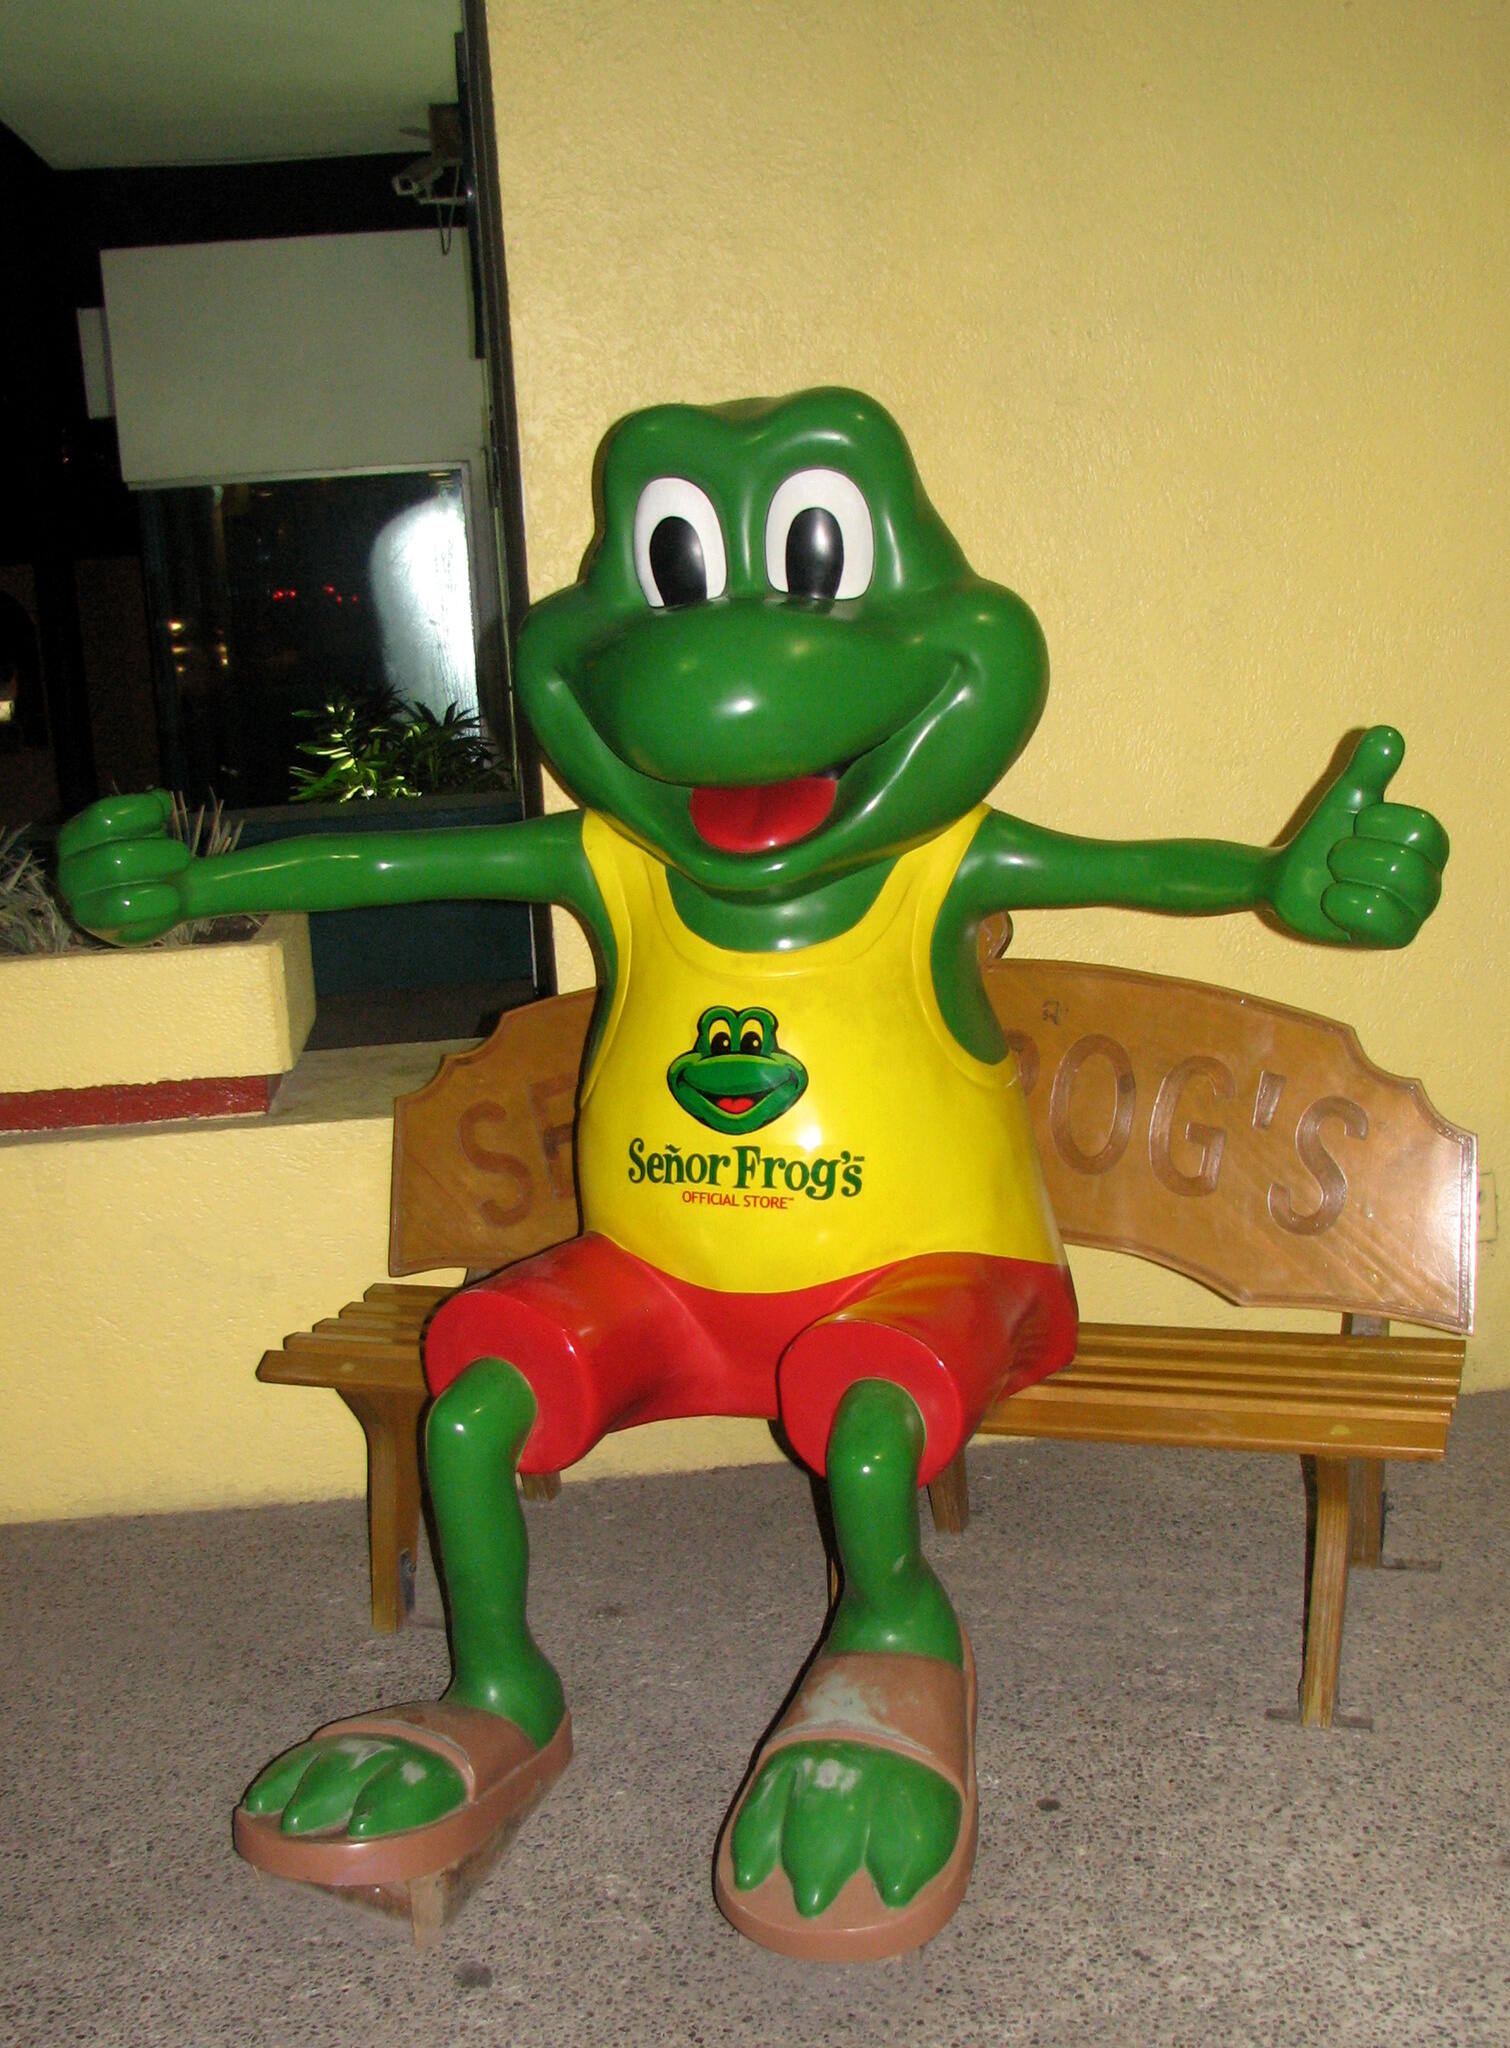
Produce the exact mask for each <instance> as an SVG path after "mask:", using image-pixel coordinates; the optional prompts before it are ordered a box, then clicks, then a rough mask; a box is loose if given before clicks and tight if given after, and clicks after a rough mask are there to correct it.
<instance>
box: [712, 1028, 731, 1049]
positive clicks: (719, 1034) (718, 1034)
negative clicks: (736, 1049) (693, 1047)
mask: <svg viewBox="0 0 1510 2048" xmlns="http://www.w3.org/2000/svg"><path fill="white" fill-rule="evenodd" d="M729 1042H730V1041H729V1034H728V1032H727V1031H715V1032H714V1034H713V1036H712V1037H711V1038H710V1039H709V1040H708V1050H709V1052H727V1051H728V1050H729Z"/></svg>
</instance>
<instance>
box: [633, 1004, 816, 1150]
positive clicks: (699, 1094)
mask: <svg viewBox="0 0 1510 2048" xmlns="http://www.w3.org/2000/svg"><path fill="white" fill-rule="evenodd" d="M666 1086H667V1087H668V1088H669V1089H670V1090H671V1093H672V1094H673V1095H674V1096H675V1097H676V1099H677V1101H678V1102H679V1103H680V1104H681V1106H682V1108H683V1109H685V1110H686V1111H687V1112H688V1114H689V1115H691V1116H695V1117H696V1118H697V1120H698V1122H699V1123H700V1124H706V1125H707V1126H708V1128H709V1129H710V1130H713V1131H729V1132H731V1133H733V1134H735V1135H740V1136H742V1135H743V1134H744V1133H745V1132H746V1131H759V1130H763V1129H764V1128H765V1126H766V1125H767V1124H770V1123H774V1122H775V1121H776V1119H777V1117H779V1116H780V1115H781V1114H782V1113H783V1112H784V1111H785V1110H788V1109H790V1108H791V1106H792V1104H793V1103H794V1102H795V1101H796V1100H797V1098H798V1096H799V1095H801V1093H802V1091H803V1089H804V1088H806V1086H807V1068H806V1067H805V1066H804V1065H803V1064H802V1062H801V1060H799V1059H797V1058H795V1057H794V1056H793V1055H792V1054H791V1053H789V1052H783V1050H782V1049H781V1047H780V1046H779V1045H778V1044H777V1043H776V1019H775V1017H774V1016H773V1015H772V1014H771V1012H770V1011H769V1010H733V1009H730V1008H728V1006H727V1005H725V1004H723V1003H715V1004H713V1006H712V1007H711V1008H710V1009H706V1010H704V1011H703V1014H702V1015H701V1016H700V1017H699V1018H698V1020H697V1043H696V1044H695V1045H694V1046H693V1048H692V1050H691V1051H690V1052H684V1053H678V1055H677V1056H676V1058H675V1059H674V1060H673V1061H672V1062H671V1065H670V1066H669V1067H668V1068H667V1069H666Z"/></svg>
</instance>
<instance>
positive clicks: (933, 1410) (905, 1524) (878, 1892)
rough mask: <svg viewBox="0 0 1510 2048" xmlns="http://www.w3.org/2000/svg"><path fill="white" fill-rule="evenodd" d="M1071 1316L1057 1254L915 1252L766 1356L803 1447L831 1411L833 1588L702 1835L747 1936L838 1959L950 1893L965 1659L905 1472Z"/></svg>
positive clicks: (936, 1451) (969, 1753)
mask: <svg viewBox="0 0 1510 2048" xmlns="http://www.w3.org/2000/svg"><path fill="white" fill-rule="evenodd" d="M1074 1328H1075V1324H1074V1309H1073V1295H1072V1293H1071V1292H1070V1289H1069V1285H1068V1276H1067V1275H1066V1274H1064V1273H1063V1270H1062V1269H1061V1268H1057V1267H1053V1266H1044V1267H1038V1268H1033V1267H1025V1266H1024V1265H1023V1263H1022V1262H1017V1261H1010V1260H996V1259H983V1258H963V1257H961V1258H942V1257H929V1258H922V1259H916V1260H910V1261H907V1262H905V1264H904V1265H902V1266H900V1267H896V1268H892V1269H891V1270H890V1271H889V1272H888V1273H885V1274H882V1275H879V1276H877V1277H876V1279H875V1281H874V1282H872V1283H871V1284H870V1286H868V1287H867V1288H866V1289H864V1290H863V1291H862V1292H861V1293H860V1294H859V1295H857V1296H855V1297H853V1298H852V1299H851V1300H850V1301H849V1303H848V1304H847V1305H846V1306H845V1307H844V1308H842V1309H840V1310H839V1311H837V1312H836V1313H835V1314H833V1315H831V1316H828V1317H825V1318H824V1319H823V1320H822V1321H821V1322H819V1323H817V1324H814V1325H813V1326H812V1327H811V1328H809V1329H808V1330H806V1331H804V1332H803V1334H802V1335H801V1336H800V1337H799V1338H798V1339H797V1340H796V1341H795V1343H793V1344H792V1346H791V1347H790V1349H789V1350H788V1351H787V1353H786V1355H785V1357H784V1358H783V1360H782V1365H781V1376H780V1386H781V1403H782V1416H783V1420H784V1421H786V1423H787V1427H788V1433H789V1435H790V1436H791V1438H792V1440H793V1442H794V1444H796V1446H797V1448H798V1450H799V1451H801V1452H802V1454H803V1455H804V1456H805V1457H807V1458H808V1460H809V1462H810V1463H814V1464H816V1463H818V1462H819V1459H818V1458H817V1457H815V1456H814V1455H813V1451H812V1445H813V1444H814V1442H815V1441H821V1440H819V1439H817V1434H816V1433H817V1430H818V1429H819V1427H820V1426H821V1422H822V1418H823V1416H824V1414H825V1412H826V1413H827V1414H828V1415H830V1416H831V1417H832V1425H831V1428H830V1429H829V1430H828V1432H827V1435H826V1442H824V1443H823V1451H822V1456H823V1460H824V1462H825V1464H826V1469H827V1475H828V1482H829V1489H830V1495H831V1499H832V1503H833V1512H834V1525H835V1534H836V1537H837V1540H838V1546H839V1557H840V1563H841V1566H842V1569H843V1591H842V1594H841V1597H840V1601H839V1605H838V1608H837V1610H836V1612H835V1614H834V1618H833V1624H832V1626H831V1628H830V1631H829V1634H828V1637H827V1640H826V1641H825V1642H824V1644H823V1646H822V1649H821V1651H820V1653H819V1655H818V1656H817V1658H816V1659H815V1660H814V1662H813V1663H812V1665H811V1666H810V1667H809V1669H808V1671H807V1673H806V1675H805V1677H804V1679H803V1682H802V1684H801V1686H800V1687H799V1689H798V1691H797V1694H796V1697H795V1699H794V1701H793V1703H792V1705H791V1707H790V1708H789V1709H788V1711H787V1713H786V1715H785V1716H784V1717H783V1719H782V1721H781V1722H780V1724H779V1725H778V1726H777V1728H776V1729H775V1730H774V1731H773V1732H772V1734H771V1735H770V1736H769V1737H768V1738H767V1740H766V1742H765V1744H764V1745H763V1747H762V1750H761V1752H760V1754H759V1756H758V1758H757V1761H756V1764H755V1767H754V1770H753V1772H752V1774H751V1777H750V1780H749V1782H748V1784H747V1786H746V1788H745V1791H744V1793H743V1795H742V1797H741V1799H740V1801H739V1802H738V1803H737V1805H736V1808H735V1812H734V1814H733V1816H732V1819H731V1823H730V1825H729V1827H728V1828H727V1829H726V1831H725V1835H724V1838H723V1841H722V1843H721V1844H720V1849H719V1859H718V1877H717V1891H718V1897H719V1903H720V1904H721V1906H722V1907H723V1909H724V1911H725V1912H726V1913H727V1914H728V1916H729V1918H730V1919H731V1920H733V1922H734V1923H735V1925H736V1926H738V1927H739V1928H740V1929H741V1930H742V1931H743V1932H745V1933H747V1934H749V1935H751V1936H752V1937H753V1939H755V1940H756V1941H759V1942H762V1943H764V1944H765V1945H766V1946H768V1947H772V1948H776V1949H779V1950H781V1951H783V1952H784V1953H786V1954H790V1955H802V1956H810V1957H815V1958H819V1959H826V1960H836V1961H837V1960H845V1959H857V1960H858V1959H862V1958H869V1957H874V1956H881V1955H893V1954H898V1953H900V1952H902V1951H903V1950H905V1949H909V1948H914V1947H916V1946H918V1945H919V1944H920V1943H922V1942H924V1941H927V1940H928V1939H929V1938H930V1937H931V1936H932V1935H933V1934H935V1933H936V1932H937V1931H938V1929H939V1928H940V1927H942V1926H943V1925H944V1923H945V1921H946V1920H947V1919H948V1918H949V1916H950V1914H951V1913H952V1912H953V1911H954V1908H955V1906H956V1905H957V1904H958V1903H959V1900H960V1898H961V1897H962V1896H963V1894H964V1890H965V1886H966V1884H967V1883H968V1881H969V1874H970V1867H971V1863H972V1861H973V1858H974V1851H975V1824H976V1806H975V1768H974V1716H975V1675H974V1666H973V1661H972V1658H971V1654H970V1646H969V1643H968V1641H967V1640H966V1638H965V1636H964V1633H963V1631H962V1629H961V1628H960V1625H959V1623H958V1621H957V1619H956V1617H955V1615H954V1611H953V1609H952V1607H951V1606H950V1604H949V1600H948V1597H947V1595H946V1594H945V1592H944V1589H943V1587H942V1585H941V1584H940V1583H939V1580H938V1578H937V1576H936V1575H935V1574H934V1572H933V1570H932V1569H931V1567H930V1566H929V1565H928V1563H927V1561H926V1560H925V1559H924V1557H923V1555H922V1550H921V1544H920V1534H919V1521H918V1489H919V1485H920V1483H924V1482H926V1481H927V1479H928V1478H930V1477H931V1476H932V1475H933V1473H935V1472H936V1471H938V1470H940V1469H942V1467H943V1465H945V1464H946V1463H947V1462H948V1460H949V1459H950V1458H951V1457H952V1456H953V1455H954V1453H955V1451H956V1450H957V1449H958V1448H959V1445H960V1444H961V1443H962V1442H963V1441H965V1439H966V1437H968V1435H969V1434H970V1433H971V1431H972V1430H973V1429H974V1426H975V1423H976V1422H977V1421H978V1420H979V1417H980V1414H981V1412H982V1411H983V1409H984V1407H985V1405H986V1404H987V1403H988V1402H989V1401H990V1400H991V1399H992V1398H994V1396H995V1394H996V1392H998V1391H999V1390H1000V1389H1001V1388H1002V1387H1003V1386H1012V1385H1020V1384H1025V1383H1026V1381H1027V1380H1028V1379H1030V1378H1033V1377H1037V1376H1039V1375H1041V1374H1042V1373H1043V1372H1046V1371H1049V1370H1052V1369H1053V1367H1054V1366H1056V1365H1059V1364H1062V1363H1063V1362H1064V1361H1065V1359H1066V1358H1067V1357H1068V1356H1069V1355H1070V1353H1071V1352H1072V1351H1073V1348H1074ZM863 1360H868V1361H869V1365H870V1372H871V1375H872V1376H870V1377H863V1376H862V1365H861V1361H863ZM925 1418H926V1419H925Z"/></svg>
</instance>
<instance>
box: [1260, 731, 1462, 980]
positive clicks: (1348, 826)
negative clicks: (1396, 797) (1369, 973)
mask: <svg viewBox="0 0 1510 2048" xmlns="http://www.w3.org/2000/svg"><path fill="white" fill-rule="evenodd" d="M1404 758H1405V742H1404V740H1403V739H1402V738H1401V737H1400V735H1399V733H1397V732H1396V731H1395V730H1394V728H1393V727H1392V726H1388V725H1376V726H1373V727H1371V728H1370V730H1369V731H1368V732H1366V733H1365V734H1364V735H1363V737H1362V739H1361V740H1359V742H1358V744H1357V746H1356V747H1355V748H1354V749H1353V754H1352V758H1351V760H1349V762H1348V764H1347V766H1346V767H1345V768H1344V769H1343V771H1342V773H1341V774H1340V775H1339V776H1338V777H1337V780H1336V781H1335V782H1334V783H1333V784H1332V785H1331V787H1330V788H1329V789H1328V790H1327V791H1326V793H1325V795H1324V796H1323V797H1322V799H1321V801H1320V803H1319V804H1318V805H1317V806H1316V808H1315V810H1314V811H1312V813H1311V815H1310V816H1309V817H1308V818H1307V819H1306V821H1305V823H1304V824H1303V825H1302V826H1301V828H1300V830H1299V831H1298V832H1297V833H1296V835H1295V837H1294V838H1293V839H1292V840H1290V841H1289V842H1288V844H1287V845H1285V846H1283V847H1282V848H1281V849H1280V851H1279V853H1278V855H1277V857H1276V861H1275V867H1274V875H1273V879H1272V881H1271V884H1270V891H1269V901H1270V903H1271V904H1272V905H1273V907H1274V909H1275V910H1276V911H1277V912H1278V914H1279V916H1280V917H1281V918H1282V919H1283V920H1284V922H1285V923H1286V924H1287V925H1288V926H1289V927H1290V929H1291V930H1292V931H1296V932H1299V933H1300V934H1301V935H1302V936H1303V937H1304V938H1308V939H1326V940H1329V941H1331V943H1332V944H1334V945H1355V946H1406V945H1409V943H1410V941H1411V940H1412V939H1413V938H1414V937H1415V935H1416V933H1417V932H1418V931H1419V930H1420V929H1421V926H1422V924H1423V923H1424V922H1425V920H1426V919H1427V918H1428V917H1429V916H1430V915H1431V912H1432V910H1433V909H1434V908H1435V907H1436V901H1437V898H1438V897H1439V896H1440V895H1441V893H1442V870H1443V868H1444V867H1445V866H1446V865H1447V851H1448V848H1447V834H1446V833H1445V832H1444V831H1443V830H1442V827H1441V826H1440V825H1439V824H1438V823H1437V821H1436V819H1435V818H1434V817H1432V815H1431V813H1430V812H1429V811H1420V810H1417V809H1415V807H1414V806H1413V805H1410V804H1391V803H1386V802H1385V801H1384V792H1385V789H1386V788H1387V787H1388V785H1389V782H1390V778H1391V777H1392V776H1393V775H1394V772H1395V770H1396V769H1397V768H1398V767H1399V765H1400V763H1401V761H1402V760H1403V759H1404Z"/></svg>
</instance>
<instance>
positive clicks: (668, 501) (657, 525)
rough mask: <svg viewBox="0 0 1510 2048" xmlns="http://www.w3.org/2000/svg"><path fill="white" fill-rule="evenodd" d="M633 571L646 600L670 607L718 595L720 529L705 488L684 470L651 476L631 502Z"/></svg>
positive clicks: (724, 570) (723, 567)
mask: <svg viewBox="0 0 1510 2048" xmlns="http://www.w3.org/2000/svg"><path fill="white" fill-rule="evenodd" d="M634 573H635V575H636V576H638V577H639V579H640V588H641V590H643V591H644V593H645V599H646V602H647V603H648V604H652V605H654V606H655V607H656V608H657V609H658V610H659V609H660V607H661V606H663V605H664V606H665V607H667V608H668V609H675V607H677V606H678V605H685V604H701V603H702V601H703V599H704V598H708V597H722V596H723V594H724V588H725V586H726V585H727V583H728V580H729V566H728V561H727V558H726V556H725V554H724V532H723V528H722V527H721V526H720V525H719V523H718V514H717V513H716V512H715V511H714V509H713V501H712V499H711V498H710V497H709V496H708V493H707V492H706V491H704V490H701V489H700V488H699V487H698V486H697V485H696V484H694V483H689V482H688V480H687V478H686V477H684V476H656V477H652V478H651V479H650V482H649V483H648V484H646V486H645V488H644V490H642V491H641V492H640V502H639V503H638V504H637V505H636V506H635V508H634Z"/></svg>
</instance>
